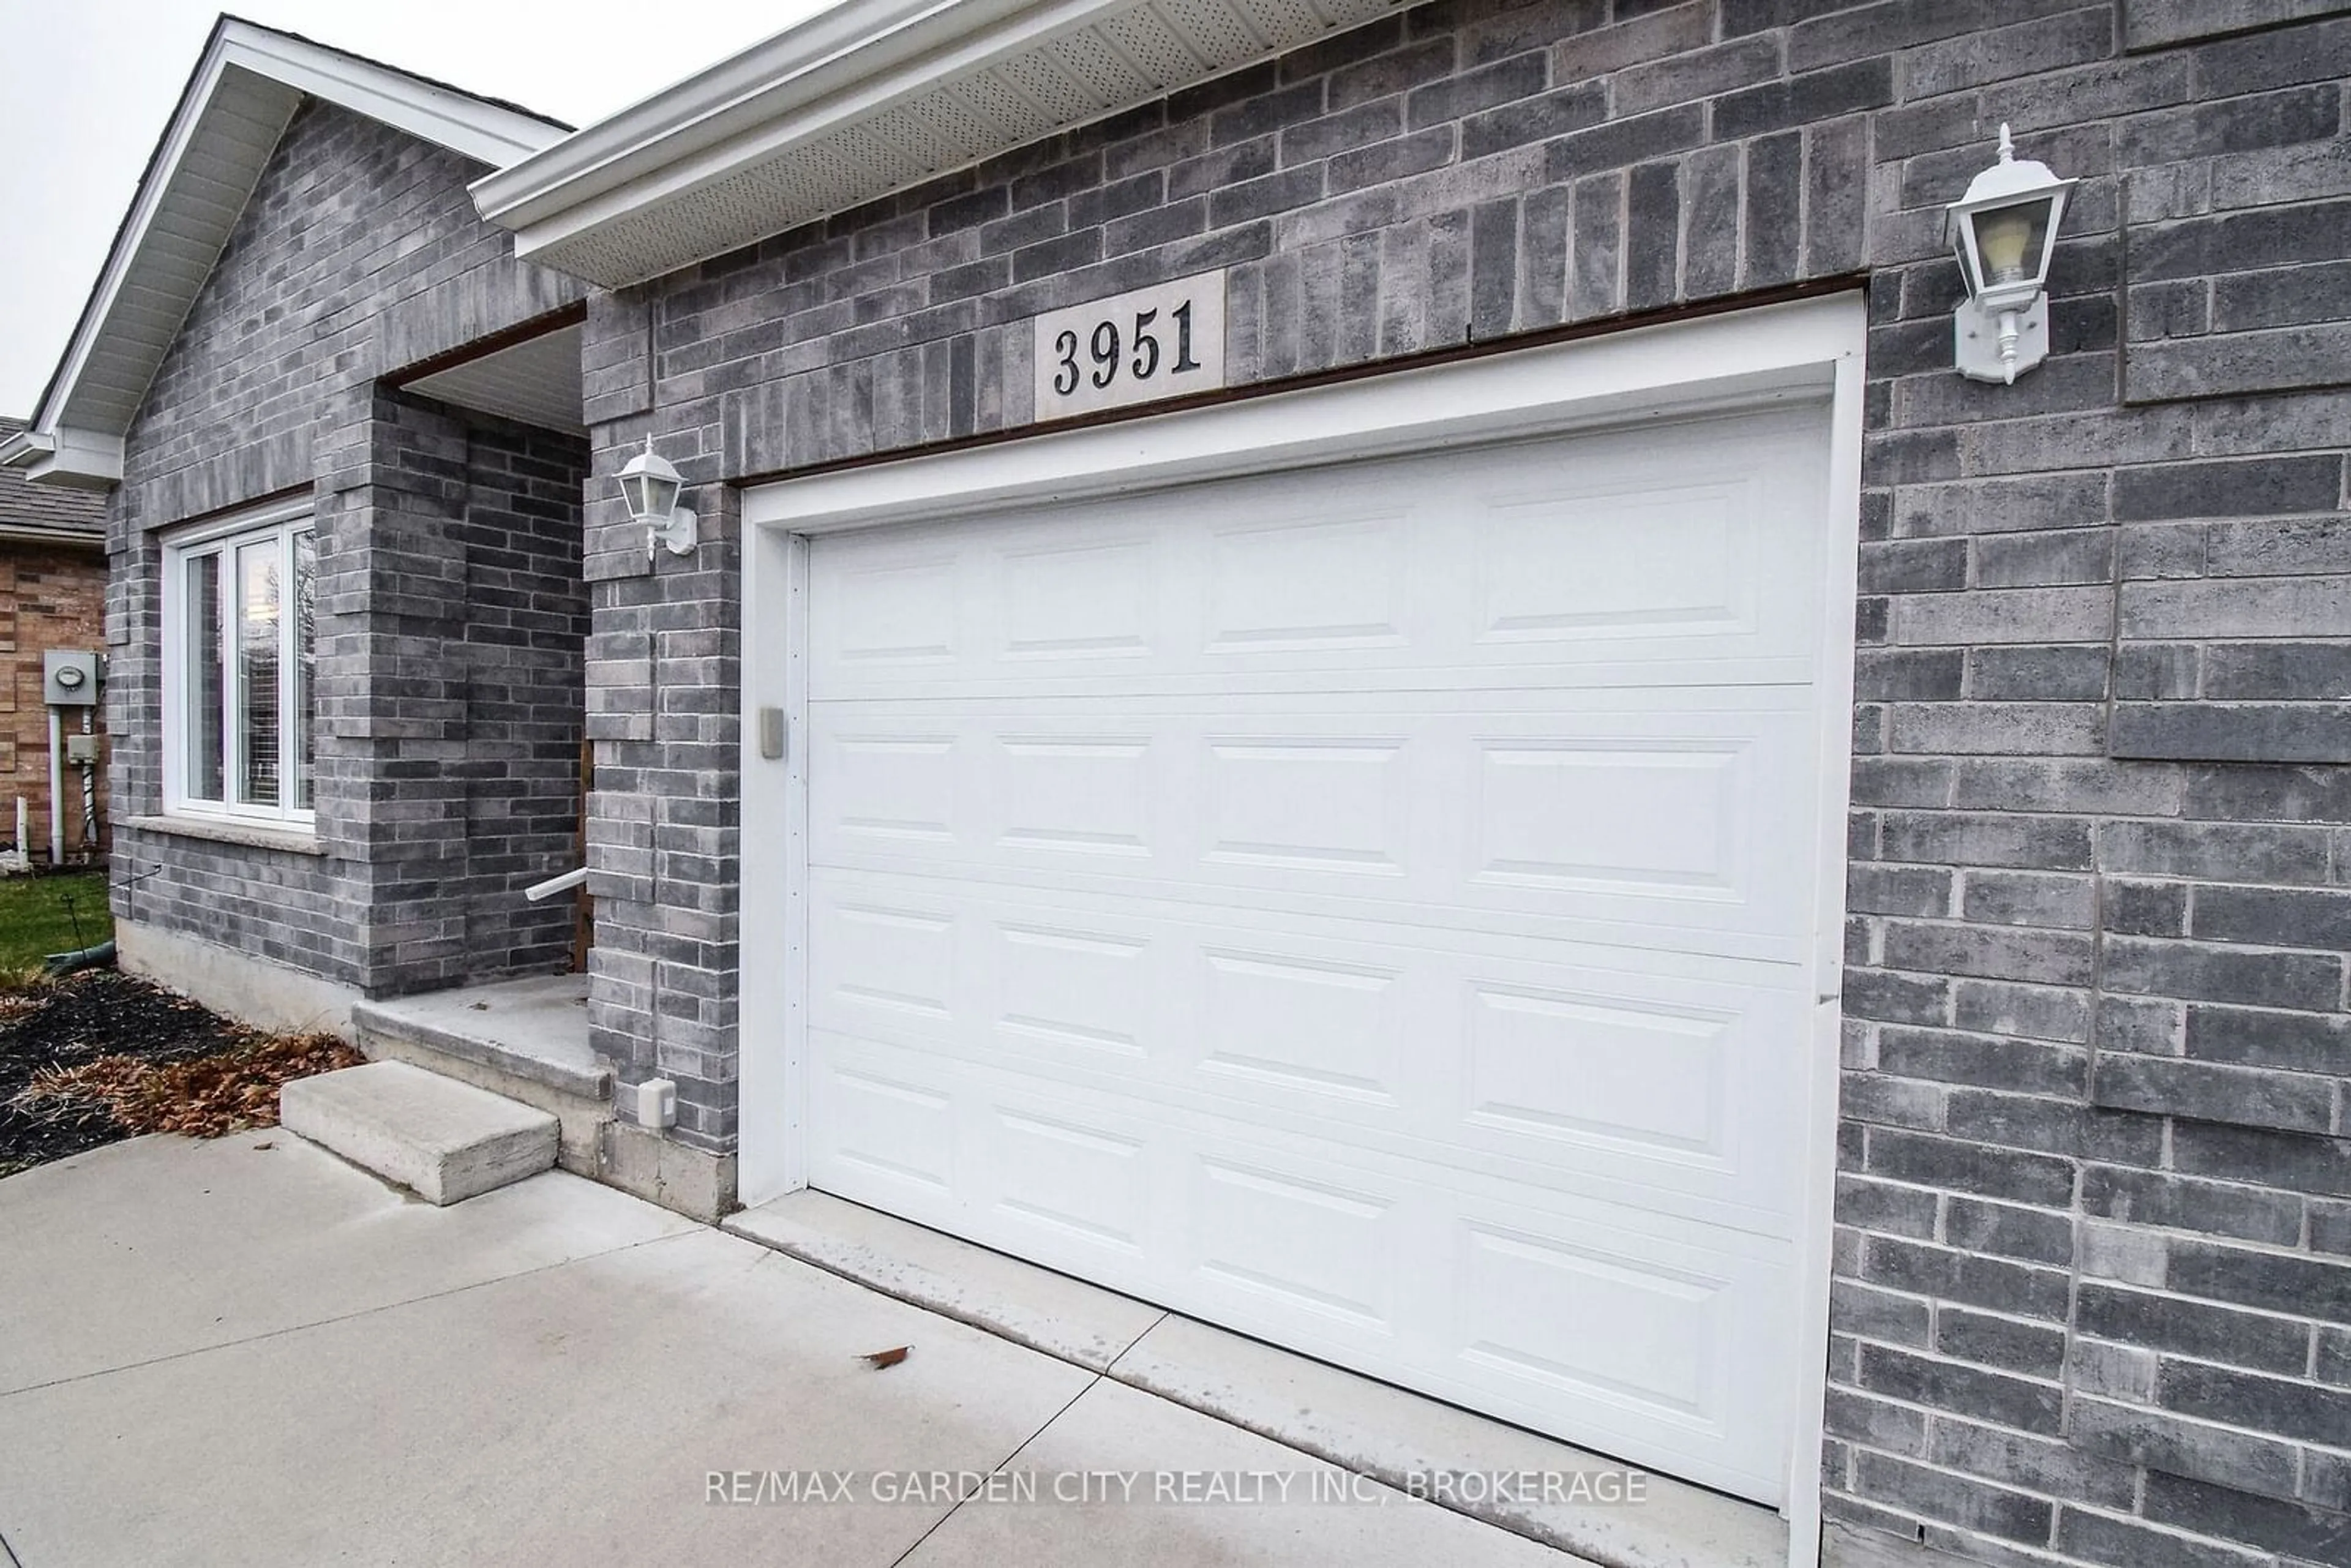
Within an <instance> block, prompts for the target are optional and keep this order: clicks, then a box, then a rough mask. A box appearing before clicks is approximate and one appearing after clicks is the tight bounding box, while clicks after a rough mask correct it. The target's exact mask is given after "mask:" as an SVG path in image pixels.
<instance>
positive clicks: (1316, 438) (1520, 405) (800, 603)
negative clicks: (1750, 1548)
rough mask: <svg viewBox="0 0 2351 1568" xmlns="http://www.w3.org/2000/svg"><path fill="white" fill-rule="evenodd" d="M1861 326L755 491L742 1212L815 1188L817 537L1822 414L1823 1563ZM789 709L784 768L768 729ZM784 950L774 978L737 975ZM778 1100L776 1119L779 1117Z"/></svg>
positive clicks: (1816, 1052)
mask: <svg viewBox="0 0 2351 1568" xmlns="http://www.w3.org/2000/svg"><path fill="white" fill-rule="evenodd" d="M1864 350H1865V312H1864V307H1863V302H1862V299H1861V297H1860V296H1859V295H1858V294H1838V295H1834V296H1827V297H1823V298H1815V299H1809V300H1802V301H1797V302H1794V303H1791V304H1785V305H1776V306H1770V307H1763V308H1756V309H1750V310H1744V311H1735V312H1727V313H1724V314H1720V315H1715V316H1708V317H1703V318H1699V319H1694V320H1689V321H1683V322H1677V323H1672V324H1668V325H1663V326H1656V327H1649V328H1643V329H1635V330H1628V331H1624V332H1618V333H1613V334H1608V335H1605V336H1600V337H1594V338H1588V339H1581V340H1572V341H1568V342H1562V343H1557V344H1552V345H1546V346H1541V347H1536V348H1528V349H1519V350H1509V351H1503V352H1497V353H1493V354H1490V355H1484V356H1479V357H1474V358H1465V359H1460V360H1455V361H1449V362H1446V363H1441V364H1436V365H1428V366H1423V367H1419V368H1415V369H1410V370H1400V371H1387V372H1380V373H1374V374H1369V375H1365V376H1364V377H1361V378H1358V379H1353V380H1348V381H1342V382H1332V383H1329V384H1325V385H1321V386H1316V387H1311V388H1306V389H1302V390H1299V391H1292V392H1268V393H1265V394H1262V395H1257V396H1249V397H1242V398H1238V399H1235V400H1233V401H1231V402H1220V403H1217V404H1213V405H1209V406H1207V407H1200V408H1193V409H1187V410H1183V411H1179V412H1175V413H1165V414H1159V415H1152V416H1146V417H1143V418H1137V419H1133V420H1128V421H1123V422H1120V423H1110V424H1102V425H1094V426H1089V427H1083V428H1079V429H1073V430H1066V431H1061V432H1055V433H1050V434H1040V435H1035V436H1029V437H1025V438H1021V439H1018V440H1011V441H1004V442H998V443H994V444H983V445H975V446H967V447H964V448H960V449H956V450H951V451H946V452H942V453H936V454H930V455H920V456H914V457H909V458H904V459H901V460H896V461H891V462H884V463H878V464H874V465H866V466H861V467H853V468H844V469H838V470H834V471H831V472H827V473H822V474H815V475H810V476H804V477H801V478H798V479H787V480H782V481H778V482H777V483H773V484H769V485H764V486H758V487H756V488H753V489H750V490H748V491H747V492H746V495H745V497H744V507H743V523H744V563H743V694H742V695H743V720H744V723H743V735H744V747H743V817H742V821H743V854H742V908H741V937H742V949H743V952H744V953H745V954H746V955H747V959H746V962H745V964H744V967H743V973H742V982H741V994H740V1009H741V1019H742V1025H741V1067H740V1071H741V1081H740V1084H739V1086H738V1087H739V1091H740V1105H741V1119H740V1125H741V1131H742V1137H741V1149H740V1155H739V1168H738V1179H739V1185H740V1193H741V1197H742V1200H743V1201H744V1202H745V1203H746V1204H757V1203H762V1202H765V1201H767V1200H768V1199H770V1198H774V1197H781V1196H782V1195H784V1194H786V1193H788V1192H791V1191H795V1190H798V1189H799V1188H800V1187H802V1186H806V1185H807V1149H808V1144H809V1139H808V1137H807V1135H806V1134H807V1116H808V1103H809V1082H808V1081H809V1069H808V1062H809V1051H808V1041H807V1021H806V1001H807V998H808V995H809V991H808V977H807V972H806V955H807V938H808V930H807V926H808V897H807V886H808V858H807V857H808V831H807V825H808V780H807V775H806V773H805V771H804V763H805V757H804V753H805V747H804V746H803V745H802V741H803V737H805V735H806V733H807V731H806V724H805V717H806V706H807V695H808V692H807V687H808V661H807V656H806V635H805V628H806V625H807V616H806V613H805V612H806V608H807V593H808V586H807V584H808V567H807V563H808V540H809V538H810V537H811V536H814V535H818V534H824V533H833V532H839V531H841V530H844V529H850V528H871V527H877V526H881V525H884V524H889V523H903V522H912V521H917V520H925V519H928V520H938V519H940V518H945V517H954V518H968V517H983V516H986V515H988V514H990V513H993V512H998V511H1000V510H1003V509H1006V508H1009V507H1022V506H1035V505H1038V504H1040V503H1044V502H1065V501H1071V500H1080V499H1086V498H1098V497H1111V496H1115V495H1118V494H1121V493H1126V492H1134V491H1141V490H1149V489H1157V488H1162V487H1164V486H1170V485H1175V484H1182V483H1189V482H1196V481H1202V480H1209V479H1217V478H1228V477H1233V476H1240V475H1246V474H1256V473H1263V472H1267V471H1270V470H1276V469H1281V468H1290V467H1301V466H1306V465H1318V464H1327V463H1332V462H1341V461H1347V460H1350V459H1358V458H1370V457H1382V456H1393V455H1402V454H1405V453H1413V452H1426V451H1432V450H1436V449H1439V448H1443V447H1446V446H1448V445H1464V444H1482V443H1487V442H1492V441H1497V440H1504V439H1511V438H1520V437H1528V436H1536V435H1545V434H1559V433H1564V432H1569V431H1575V430H1582V429H1594V428H1601V427H1604V426H1617V425H1625V424H1634V423H1644V422H1646V421H1651V420H1656V419H1660V418H1672V417H1677V416H1686V415H1689V414H1694V413H1709V412H1716V411H1726V410H1732V409H1740V408H1763V407H1769V406H1771V405H1773V404H1775V403H1790V402H1821V401H1823V399H1825V400H1826V401H1827V402H1828V403H1829V407H1830V418H1831V422H1832V423H1831V434H1830V440H1829V444H1828V462H1829V473H1828V474H1827V476H1826V484H1827V496H1828V507H1829V515H1828V517H1827V519H1826V528H1825V538H1826V541H1827V548H1826V550H1825V552H1824V554H1825V559H1823V560H1821V561H1820V562H1819V563H1818V569H1819V570H1820V572H1821V573H1822V580H1823V599H1822V602H1823V604H1824V605H1825V606H1826V607H1827V608H1826V613H1824V614H1823V618H1822V619H1823V625H1822V626H1821V628H1820V643H1819V652H1820V658H1819V664H1818V666H1817V669H1818V676H1817V682H1816V685H1815V695H1816V698H1817V701H1818V704H1819V710H1820V716H1821V719H1822V722H1821V724H1820V727H1819V734H1820V736H1821V745H1822V747H1823V757H1822V758H1821V761H1822V767H1821V770H1820V773H1821V778H1822V779H1823V788H1822V790H1821V798H1820V800H1819V802H1818V808H1819V810H1818V817H1817V821H1816V829H1815V843H1816V854H1817V856H1818V865H1817V872H1818V874H1817V877H1816V879H1815V881H1816V885H1817V887H1818V889H1819V907H1818V909H1817V911H1816V914H1815V925H1814V926H1813V938H1814V941H1813V950H1814V954H1815V956H1814V959H1813V967H1814V972H1815V977H1816V984H1815V987H1814V995H1815V997H1816V998H1818V999H1817V1002H1816V1005H1815V1008H1814V1012H1813V1018H1814V1028H1813V1041H1812V1044H1813V1049H1812V1051H1811V1052H1810V1057H1809V1061H1808V1063H1807V1079H1808V1081H1807V1083H1806V1085H1805V1089H1806V1095H1805V1103H1806V1105H1807V1106H1808V1107H1809V1125H1808V1128H1807V1133H1806V1141H1805V1145H1804V1147H1805V1157H1806V1166H1807V1168H1806V1180H1805V1215H1804V1222H1803V1235H1802V1239H1801V1242H1800V1245H1799V1248H1798V1257H1799V1258H1800V1260H1802V1270H1803V1276H1802V1277H1803V1280H1804V1300H1803V1301H1802V1307H1801V1311H1800V1313H1799V1316H1798V1322H1799V1328H1798V1343H1794V1344H1792V1345H1790V1346H1789V1347H1788V1354H1790V1355H1792V1356H1794V1357H1796V1358H1797V1364H1798V1365H1800V1366H1802V1367H1803V1368H1804V1369H1805V1372H1804V1375H1803V1381H1802V1384H1801V1385H1800V1387H1799V1389H1798V1398H1797V1412H1798V1413H1797V1416H1796V1420H1795V1422H1794V1424H1793V1429H1792V1430H1791V1431H1790V1432H1789V1434H1788V1443H1789V1446H1788V1455H1789V1471H1788V1474H1789V1487H1788V1498H1789V1501H1788V1504H1787V1507H1786V1509H1785V1512H1786V1513H1787V1515H1788V1518H1789V1522H1790V1531H1789V1552H1790V1563H1791V1565H1792V1568H1811V1565H1812V1564H1813V1563H1814V1562H1815V1560H1816V1558H1817V1554H1818V1543H1819V1535H1820V1530H1819V1524H1820V1479H1819V1454H1820V1444H1821V1420H1822V1415H1821V1412H1822V1405H1823V1397H1824V1376H1825V1370H1826V1358H1827V1337H1828V1327H1827V1323H1828V1306H1827V1302H1828V1279H1829V1268H1830V1257H1829V1249H1830V1229H1831V1223H1830V1210H1831V1199H1832V1196H1833V1192H1834V1172H1835V1157H1834V1138H1835V1119H1836V1088H1837V1070H1838V1033H1839V1030H1838V1019H1839V1008H1838V1000H1837V998H1838V995H1839V991H1840V982H1841V974H1842V962H1843V959H1842V954H1843V933H1844V864H1845V847H1844V846H1845V827H1844V824H1845V818H1846V810H1847V805H1848V798H1847V776H1848V772H1849V768H1850V738H1849V737H1850V734H1851V724H1850V719H1849V715H1850V713H1851V710H1852V706H1853V656H1854V625H1853V619H1854V618H1853V614H1852V608H1853V606H1854V603H1855V592H1856V587H1855V557H1856V553H1857V546H1858V541H1859V536H1860V500H1861V432H1862V392H1863V380H1864V368H1863V367H1864ZM768 708H773V709H780V710H781V711H782V713H783V715H784V716H785V721H786V726H787V734H788V740H787V744H786V747H785V756H784V757H783V758H782V759H780V760H775V759H770V758H767V757H765V756H763V755H762V747H761V731H762V726H761V724H760V722H759V716H760V713H761V710H763V709H768ZM776 953H781V954H783V955H784V961H783V962H781V963H776V962H763V961H757V960H752V959H750V958H749V957H748V955H752V954H761V955H766V954H776ZM778 1108H780V1113H778Z"/></svg>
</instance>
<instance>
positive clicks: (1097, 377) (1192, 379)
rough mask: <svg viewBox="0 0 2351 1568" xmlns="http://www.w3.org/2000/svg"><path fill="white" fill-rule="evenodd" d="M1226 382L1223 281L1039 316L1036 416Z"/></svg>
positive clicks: (1210, 279) (1165, 287)
mask: <svg viewBox="0 0 2351 1568" xmlns="http://www.w3.org/2000/svg"><path fill="white" fill-rule="evenodd" d="M1224 384H1225V275H1224V274H1223V273H1221V272H1204V273H1201V274H1200V275H1199V276H1197V277H1186V278H1181V279H1179V280H1177V281H1176V282H1174V283H1161V284H1156V285H1155V286H1153V287H1149V288H1137V289H1134V290H1132V291H1130V292H1128V293H1125V294H1118V295H1113V296H1112V297H1111V298H1108V299H1096V300H1093V301H1092V302H1090V303H1088V304H1084V305H1073V306H1071V308H1069V309H1067V310H1054V311H1050V312H1048V313H1047V314H1045V315H1042V316H1040V317H1038V318H1037V417H1038V418H1039V419H1040V420H1045V419H1066V418H1068V417H1069V416H1070V415H1071V414H1074V413H1093V412H1095V411H1096V410H1098V409H1105V408H1123V407H1125V406H1127V405H1128V404H1130V403H1138V402H1158V401H1159V400H1160V399H1162V398H1170V397H1184V396H1187V395H1188V394H1190V393H1192V392H1214V391H1215V390H1217V388H1218V387H1221V386H1223V385H1224Z"/></svg>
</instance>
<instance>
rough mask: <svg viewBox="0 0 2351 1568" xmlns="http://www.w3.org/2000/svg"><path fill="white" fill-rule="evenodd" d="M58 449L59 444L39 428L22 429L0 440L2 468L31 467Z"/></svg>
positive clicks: (0, 465) (0, 462)
mask: <svg viewBox="0 0 2351 1568" xmlns="http://www.w3.org/2000/svg"><path fill="white" fill-rule="evenodd" d="M56 450H57V443H56V442H55V441H53V440H51V439H50V438H49V437H48V436H46V435H44V434H41V433H40V432H39V431H37V430H20V431H18V432H17V433H16V434H14V435H11V436H9V437H8V438H7V439H6V440H5V441H0V468H29V467H30V466H32V465H34V464H35V463H37V462H39V461H40V460H41V459H42V458H44V457H47V455H49V454H50V453H52V452H55V451H56Z"/></svg>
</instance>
